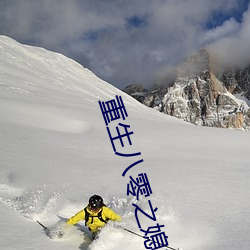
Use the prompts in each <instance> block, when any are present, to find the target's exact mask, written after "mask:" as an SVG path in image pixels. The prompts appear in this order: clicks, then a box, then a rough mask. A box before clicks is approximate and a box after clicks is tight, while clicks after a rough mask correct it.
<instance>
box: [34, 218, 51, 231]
mask: <svg viewBox="0 0 250 250" xmlns="http://www.w3.org/2000/svg"><path fill="white" fill-rule="evenodd" d="M36 222H37V223H38V224H39V225H40V226H42V227H43V229H44V230H48V228H47V227H45V226H44V225H43V224H42V223H41V222H40V221H38V220H37V221H36Z"/></svg>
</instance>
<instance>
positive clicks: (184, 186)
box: [0, 36, 250, 250]
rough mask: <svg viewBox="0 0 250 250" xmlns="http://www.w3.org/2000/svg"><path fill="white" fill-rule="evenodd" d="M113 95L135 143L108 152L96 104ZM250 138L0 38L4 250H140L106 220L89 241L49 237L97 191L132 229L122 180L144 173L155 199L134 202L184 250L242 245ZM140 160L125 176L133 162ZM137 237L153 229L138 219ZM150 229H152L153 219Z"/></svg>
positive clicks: (248, 207) (249, 226)
mask: <svg viewBox="0 0 250 250" xmlns="http://www.w3.org/2000/svg"><path fill="white" fill-rule="evenodd" d="M116 95H118V96H122V99H123V101H124V104H125V107H126V110H127V112H128V117H126V120H125V121H123V120H121V121H119V120H118V121H114V122H112V123H111V124H110V125H109V127H110V129H111V131H113V132H114V129H115V127H116V126H117V124H118V122H122V123H124V124H127V125H130V126H131V127H130V129H131V131H133V132H134V134H133V135H131V140H132V145H129V144H128V142H126V141H125V146H124V148H122V147H121V146H120V145H119V144H118V143H117V144H116V146H117V151H120V152H122V153H135V152H141V156H136V157H132V158H129V157H126V158H125V157H120V156H117V155H115V154H114V151H113V149H112V146H111V143H110V139H109V137H108V133H107V130H106V126H105V123H104V120H103V117H102V113H101V110H100V107H99V104H98V101H99V100H100V101H109V100H111V99H114V98H115V96H116ZM249 142H250V135H249V132H243V131H236V130H226V129H215V128H207V127H199V126H193V125H190V124H188V123H185V122H183V121H180V120H178V119H175V118H172V117H168V116H166V115H163V114H161V113H159V112H157V111H155V110H153V109H149V108H147V107H145V106H143V105H141V104H140V103H138V102H137V101H135V100H134V99H133V98H131V97H129V96H128V95H126V94H125V93H123V92H121V91H120V90H118V89H116V88H115V87H113V86H112V85H110V84H108V83H107V82H104V81H103V80H101V79H99V78H98V77H97V76H95V75H94V74H93V73H92V72H90V71H89V70H87V69H85V68H84V67H82V66H81V65H79V64H77V63H76V62H74V61H72V60H71V59H69V58H66V57H64V56H63V55H60V54H57V53H53V52H49V51H46V50H44V49H42V48H37V47H30V46H25V45H21V44H19V43H17V42H16V41H14V40H12V39H10V38H8V37H5V36H0V149H1V150H0V157H1V163H0V212H1V215H2V217H1V224H0V228H1V235H0V248H1V249H20V250H21V249H60V250H63V249H67V250H69V249H83V250H84V249H88V250H97V249H98V250H104V249H109V250H112V249H116V250H117V249H122V250H128V249H129V250H131V249H137V250H140V249H145V247H144V244H143V241H144V240H143V239H142V238H140V237H137V236H135V235H132V234H130V233H128V232H126V231H124V230H122V229H117V228H115V227H114V225H113V224H112V223H111V224H110V225H108V226H107V227H106V228H104V229H103V231H102V232H101V234H100V237H99V238H98V239H97V240H96V241H94V242H92V243H91V242H90V241H89V239H88V237H87V236H84V233H83V231H86V228H84V223H83V222H81V223H80V224H79V225H78V226H74V227H71V228H70V229H67V230H66V233H65V237H63V238H62V239H57V238H54V239H50V238H49V237H48V236H46V234H45V233H44V232H43V230H42V228H41V227H40V226H39V225H38V223H36V220H39V221H41V222H42V223H44V224H45V225H47V226H49V227H50V228H52V229H53V228H55V227H56V226H57V225H63V224H64V220H61V219H59V217H58V215H59V216H61V217H64V218H69V217H70V216H72V215H74V214H75V213H76V212H78V211H79V210H80V209H82V208H84V206H85V205H86V204H87V202H88V199H89V196H91V195H92V194H95V193H96V194H100V195H102V196H103V198H104V201H105V203H106V204H107V206H109V207H111V208H112V209H113V210H114V211H116V212H117V213H119V214H120V215H121V216H122V218H123V221H122V223H121V225H122V226H123V227H125V228H128V229H130V230H133V231H135V232H137V233H139V234H142V232H140V230H139V228H138V226H137V223H136V219H135V215H134V206H132V204H133V203H135V202H136V201H135V198H134V197H133V196H131V195H130V196H127V194H126V193H127V183H128V182H129V176H130V175H131V176H133V177H134V178H136V177H137V175H138V174H140V173H146V174H147V176H148V179H149V182H150V185H151V188H152V191H153V194H151V196H150V197H144V196H141V197H140V201H139V202H137V203H136V204H138V205H139V206H140V207H141V208H143V209H144V210H145V211H148V212H149V205H148V199H149V200H150V201H151V202H152V205H153V207H158V210H157V212H156V216H157V222H158V223H159V224H163V225H165V228H164V232H165V233H166V235H168V241H169V244H170V245H171V246H174V247H181V248H183V250H198V249H199V250H212V249H213V250H214V249H220V250H224V249H225V250H227V249H241V250H248V249H249V248H250V239H249V233H250V219H249V218H250V201H249V195H250V181H249V180H250V168H249V162H250V161H249V160H250V156H249ZM142 158H143V162H142V163H140V164H138V165H136V166H134V167H133V168H132V169H130V170H129V171H128V173H127V175H126V176H125V177H122V173H123V171H124V170H125V169H126V168H127V167H128V166H129V165H130V164H132V163H133V162H135V161H137V160H140V159H142ZM139 219H140V222H141V224H142V227H143V228H144V229H147V227H148V226H153V225H155V224H152V221H151V220H149V219H148V218H146V217H145V216H144V217H143V215H139ZM154 223H155V222H154Z"/></svg>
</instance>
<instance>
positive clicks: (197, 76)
mask: <svg viewBox="0 0 250 250" xmlns="http://www.w3.org/2000/svg"><path fill="white" fill-rule="evenodd" d="M249 70H250V67H249V68H248V69H244V70H238V71H234V72H233V71H231V72H226V73H221V74H216V75H215V73H214V72H213V71H212V69H211V67H210V60H209V53H208V51H207V50H201V51H199V52H198V53H197V54H195V55H193V56H191V57H189V58H187V60H186V61H185V62H184V63H183V64H182V65H181V66H180V67H179V68H178V70H177V77H176V79H175V81H174V83H173V84H172V85H171V86H170V87H167V86H165V87H164V86H161V87H155V88H153V89H151V90H149V91H146V90H143V91H140V90H142V88H137V91H136V92H133V91H132V92H133V93H130V94H131V95H132V96H134V97H135V98H136V99H137V100H139V101H140V102H142V103H144V104H145V105H147V106H149V107H152V108H155V109H157V110H159V111H160V112H163V113H165V114H167V115H171V116H175V117H177V118H180V119H183V120H185V121H187V122H191V123H193V124H196V125H203V126H210V127H223V128H236V129H248V128H249V127H250V109H249V107H248V105H247V103H246V102H245V101H243V100H241V99H238V98H236V97H235V96H234V95H233V94H236V93H238V94H242V96H244V97H245V98H247V97H249V96H250V91H249V84H250V83H249V76H250V74H249ZM128 89H132V86H130V87H128ZM128 89H127V90H128ZM125 92H127V93H128V91H125Z"/></svg>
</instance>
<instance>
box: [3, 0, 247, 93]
mask: <svg viewBox="0 0 250 250" xmlns="http://www.w3.org/2000/svg"><path fill="white" fill-rule="evenodd" d="M249 27H250V10H249V0H248V1H247V0H209V1H207V0H199V1H198V0H178V1H177V0H154V1H152V0H115V1H113V0H105V1H104V0H71V1H68V0H60V1H59V0H44V1H33V0H22V1H19V0H13V1H8V0H1V1H0V34H2V35H7V36H10V37H12V38H14V39H16V40H17V41H19V42H22V43H26V44H30V45H36V46H41V47H44V48H47V49H49V50H53V51H56V52H60V53H63V54H65V55H66V56H69V57H71V58H73V59H75V60H77V61H78V62H80V63H81V64H82V65H84V66H85V67H87V68H89V69H90V70H91V71H93V72H94V73H95V74H96V75H98V76H99V77H101V78H102V79H104V80H106V81H108V82H110V83H111V84H113V85H115V86H117V87H119V88H124V87H125V86H126V85H128V84H131V83H142V84H144V85H145V86H146V87H149V86H151V85H152V84H153V83H156V82H164V81H166V79H167V78H168V77H169V74H170V72H172V69H173V68H175V67H176V65H178V64H179V63H180V62H181V61H182V60H183V59H184V58H186V57H187V56H189V55H191V54H192V53H194V52H196V51H197V50H199V49H201V48H205V47H206V48H210V49H211V51H212V53H213V55H216V57H217V58H216V60H217V61H221V63H223V64H232V63H234V64H247V63H250V60H249V55H248V54H249V53H248V52H249V51H250V45H249V44H250V42H249V40H250V28H249Z"/></svg>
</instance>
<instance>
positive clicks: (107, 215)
mask: <svg viewBox="0 0 250 250" xmlns="http://www.w3.org/2000/svg"><path fill="white" fill-rule="evenodd" d="M85 209H87V212H88V213H89V218H88V221H86V222H85V223H86V225H87V226H88V228H89V230H90V231H91V232H92V233H95V232H97V231H98V229H100V228H102V227H103V226H104V225H105V224H106V223H105V222H104V221H108V220H112V221H121V220H122V219H121V217H120V216H119V215H118V214H116V213H115V212H114V211H113V210H111V209H110V208H108V207H106V206H103V207H102V208H101V209H100V210H99V211H98V212H93V211H91V210H90V209H89V208H88V207H86V208H85ZM100 211H102V212H101V217H102V219H103V220H104V221H102V220H100V219H99V218H98V214H100ZM80 220H85V211H84V209H82V210H81V211H79V212H78V213H77V214H75V215H74V216H72V217H71V218H70V219H69V220H68V221H67V224H70V225H74V224H76V223H77V222H79V221H80Z"/></svg>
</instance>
